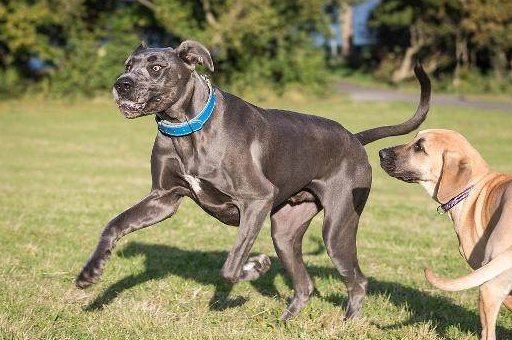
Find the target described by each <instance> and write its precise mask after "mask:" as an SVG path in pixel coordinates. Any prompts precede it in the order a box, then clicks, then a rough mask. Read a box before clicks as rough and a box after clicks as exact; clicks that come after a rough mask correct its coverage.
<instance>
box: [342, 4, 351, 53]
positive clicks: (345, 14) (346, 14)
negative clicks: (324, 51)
mask: <svg viewBox="0 0 512 340" xmlns="http://www.w3.org/2000/svg"><path fill="white" fill-rule="evenodd" d="M340 27H341V54H342V55H343V57H345V58H348V57H350V55H351V54H352V36H353V34H354V31H353V23H352V6H351V5H349V4H347V3H346V2H342V3H341V6H340Z"/></svg>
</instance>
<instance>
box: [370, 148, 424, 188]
mask: <svg viewBox="0 0 512 340" xmlns="http://www.w3.org/2000/svg"><path fill="white" fill-rule="evenodd" d="M379 157H380V166H381V168H382V169H384V171H386V173H387V174H388V175H390V176H391V177H394V178H396V179H399V180H401V181H404V182H407V183H416V182H417V181H419V180H420V178H419V176H418V174H416V173H415V172H413V171H409V170H402V169H398V168H397V165H396V164H397V155H396V152H395V151H394V150H393V148H387V149H382V150H380V151H379Z"/></svg>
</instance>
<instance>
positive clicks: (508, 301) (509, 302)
mask: <svg viewBox="0 0 512 340" xmlns="http://www.w3.org/2000/svg"><path fill="white" fill-rule="evenodd" d="M503 305H505V307H507V309H508V310H509V311H511V312H512V296H511V295H509V296H507V297H506V298H505V301H503Z"/></svg>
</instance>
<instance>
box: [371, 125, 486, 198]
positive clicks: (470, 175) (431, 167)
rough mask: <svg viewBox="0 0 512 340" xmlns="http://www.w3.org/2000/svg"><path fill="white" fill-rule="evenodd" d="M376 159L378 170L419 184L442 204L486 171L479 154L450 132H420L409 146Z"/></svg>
mask: <svg viewBox="0 0 512 340" xmlns="http://www.w3.org/2000/svg"><path fill="white" fill-rule="evenodd" d="M379 156H380V165H381V167H382V168H383V169H384V170H385V171H386V172H387V173H388V174H389V175H390V176H392V177H395V178H398V179H400V180H402V181H405V182H408V183H420V184H421V185H422V186H423V187H424V188H425V189H426V190H427V191H428V193H429V195H430V196H431V197H432V198H434V199H435V200H436V201H438V202H441V203H444V202H446V201H448V200H449V199H450V198H452V197H453V196H455V195H457V194H458V193H460V192H461V191H462V190H464V189H465V188H466V187H467V186H468V185H470V184H472V183H471V182H472V181H473V180H474V179H477V178H480V177H481V176H483V175H485V174H487V173H488V172H489V168H488V166H487V163H486V162H485V161H484V160H483V158H482V157H481V156H480V154H479V153H478V151H476V150H475V148H473V147H472V146H471V144H469V142H468V141H467V140H466V138H464V137H463V136H462V135H461V134H460V133H458V132H455V131H451V130H442V129H432V130H424V131H420V132H419V133H418V134H417V135H416V137H414V138H413V140H412V141H410V142H409V143H406V144H402V145H398V146H395V147H391V148H387V149H382V150H380V151H379Z"/></svg>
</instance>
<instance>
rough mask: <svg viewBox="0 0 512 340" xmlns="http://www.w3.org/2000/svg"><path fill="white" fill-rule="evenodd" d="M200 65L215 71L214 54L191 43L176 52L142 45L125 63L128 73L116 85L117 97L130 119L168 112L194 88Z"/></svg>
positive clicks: (121, 108) (182, 45)
mask: <svg viewBox="0 0 512 340" xmlns="http://www.w3.org/2000/svg"><path fill="white" fill-rule="evenodd" d="M197 64H200V65H205V66H206V67H208V69H209V70H210V71H213V61H212V58H211V56H210V52H208V50H207V49H206V48H205V47H204V46H203V45H201V44H200V43H198V42H195V41H191V40H187V41H184V42H182V43H181V44H180V46H178V47H177V48H176V49H173V48H170V47H167V48H148V47H147V46H146V45H145V44H141V45H140V46H139V47H138V48H137V49H136V50H135V51H133V53H132V54H131V55H130V56H129V57H128V59H127V60H126V62H125V66H126V70H125V72H124V73H123V74H122V75H121V76H119V78H117V80H116V83H115V84H114V89H113V93H114V98H115V100H116V103H117V105H118V107H119V110H120V111H121V113H122V114H123V115H124V116H125V117H126V118H137V117H141V116H146V115H149V114H154V113H157V112H162V111H166V110H167V109H169V108H170V107H171V106H172V105H173V104H175V103H176V102H177V101H178V99H180V98H181V97H182V96H183V95H184V94H185V93H186V90H187V89H188V88H189V87H190V86H191V85H190V83H191V79H192V74H193V72H194V71H195V67H196V65H197Z"/></svg>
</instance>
